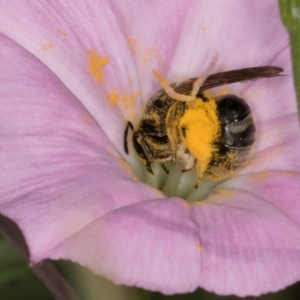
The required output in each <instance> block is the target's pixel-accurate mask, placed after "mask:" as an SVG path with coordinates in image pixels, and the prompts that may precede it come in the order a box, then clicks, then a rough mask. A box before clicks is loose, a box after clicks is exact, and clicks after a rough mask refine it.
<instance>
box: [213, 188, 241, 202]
mask: <svg viewBox="0 0 300 300" xmlns="http://www.w3.org/2000/svg"><path fill="white" fill-rule="evenodd" d="M217 192H218V194H217V195H216V196H217V198H218V199H219V200H223V199H226V198H229V197H232V196H234V195H235V194H236V191H235V190H225V189H217Z"/></svg>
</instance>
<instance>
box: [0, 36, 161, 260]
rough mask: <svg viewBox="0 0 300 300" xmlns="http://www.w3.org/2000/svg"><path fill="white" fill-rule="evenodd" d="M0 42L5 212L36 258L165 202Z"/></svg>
mask: <svg viewBox="0 0 300 300" xmlns="http://www.w3.org/2000/svg"><path fill="white" fill-rule="evenodd" d="M0 45H1V46H0V51H1V55H0V60H1V72H0V81H1V83H3V85H1V90H0V99H1V106H0V115H1V117H0V120H1V130H2V134H1V138H0V144H1V146H0V151H1V155H0V159H1V165H2V172H1V175H0V176H1V180H0V182H1V213H3V214H5V215H7V216H9V217H10V218H12V219H14V220H15V221H16V222H17V223H18V224H19V226H20V227H21V229H22V230H23V232H24V234H25V237H26V240H27V243H28V245H29V248H30V251H31V259H32V260H33V261H37V260H40V259H41V258H43V257H45V256H44V253H45V252H48V251H49V250H50V249H52V248H53V247H55V246H56V245H57V244H59V243H61V242H62V241H64V240H65V239H67V238H69V237H70V236H71V235H72V234H74V233H76V232H77V231H78V230H80V229H81V228H82V227H84V226H86V225H87V224H89V223H90V222H92V221H93V220H94V219H95V218H96V219H97V218H98V217H99V216H100V215H102V214H104V213H106V212H107V211H111V210H114V209H116V208H118V207H119V206H123V205H129V204H132V203H136V202H139V201H141V197H144V195H145V194H146V195H147V197H148V199H151V198H152V199H153V198H157V197H161V196H160V194H159V193H158V192H157V191H155V190H154V189H151V188H149V187H147V186H146V185H144V184H142V183H139V182H136V181H134V180H133V178H134V174H133V172H132V171H131V170H130V168H129V167H128V166H126V164H125V163H123V162H122V160H121V159H120V158H117V156H116V154H115V150H114V148H113V147H112V146H111V144H110V143H109V142H108V140H107V138H106V136H105V135H104V134H103V131H102V130H101V129H100V128H99V126H98V124H97V123H96V122H95V121H94V119H93V118H92V117H91V116H90V115H89V113H88V112H87V111H86V109H85V108H84V107H83V106H82V104H81V103H80V102H79V101H78V100H77V99H76V98H75V97H74V96H73V95H72V94H71V93H70V92H69V90H68V89H66V88H65V87H64V85H63V84H62V83H61V82H60V81H59V80H57V78H56V76H55V75H54V74H53V73H52V72H51V71H49V70H48V69H47V68H46V67H45V66H44V65H43V64H42V63H41V62H39V61H38V60H37V59H36V58H35V57H33V56H32V55H31V54H29V53H28V52H27V51H25V50H24V49H22V48H21V47H20V46H18V45H16V44H15V43H14V42H12V41H10V40H9V39H8V38H5V37H3V36H1V40H0ZM115 191H122V197H116V194H115Z"/></svg>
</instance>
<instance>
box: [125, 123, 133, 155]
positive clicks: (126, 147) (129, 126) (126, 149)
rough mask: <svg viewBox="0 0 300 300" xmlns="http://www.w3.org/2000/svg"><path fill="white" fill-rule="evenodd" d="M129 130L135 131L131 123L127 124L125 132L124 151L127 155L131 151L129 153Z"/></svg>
mask: <svg viewBox="0 0 300 300" xmlns="http://www.w3.org/2000/svg"><path fill="white" fill-rule="evenodd" d="M129 128H131V130H132V131H134V128H133V125H132V123H131V122H130V121H128V122H127V125H126V128H125V131H124V150H125V153H126V154H128V153H129V151H128V143H127V136H128V130H129Z"/></svg>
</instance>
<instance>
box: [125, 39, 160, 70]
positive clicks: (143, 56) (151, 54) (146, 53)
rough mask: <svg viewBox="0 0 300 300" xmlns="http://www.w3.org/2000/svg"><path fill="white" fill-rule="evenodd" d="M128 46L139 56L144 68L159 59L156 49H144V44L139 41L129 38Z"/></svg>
mask: <svg viewBox="0 0 300 300" xmlns="http://www.w3.org/2000/svg"><path fill="white" fill-rule="evenodd" d="M127 45H128V46H129V47H130V49H131V51H132V52H133V53H135V54H136V55H137V57H138V58H139V60H140V61H141V62H142V65H143V66H148V65H149V63H150V61H151V60H152V59H158V58H159V53H158V51H157V49H155V48H143V46H142V45H143V43H139V41H138V40H137V39H134V38H129V39H128V40H127Z"/></svg>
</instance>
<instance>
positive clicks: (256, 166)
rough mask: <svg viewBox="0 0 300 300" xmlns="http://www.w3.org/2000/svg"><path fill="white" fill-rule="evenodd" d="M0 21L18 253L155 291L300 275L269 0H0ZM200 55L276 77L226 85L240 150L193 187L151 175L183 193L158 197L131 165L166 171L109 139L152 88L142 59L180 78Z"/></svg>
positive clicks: (243, 287)
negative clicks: (243, 128)
mask: <svg viewBox="0 0 300 300" xmlns="http://www.w3.org/2000/svg"><path fill="white" fill-rule="evenodd" d="M0 20H1V21H0V32H1V36H0V45H1V46H0V53H1V55H0V60H1V62H0V65H1V69H0V82H1V88H0V95H1V96H0V100H1V102H0V103H1V106H0V108H1V110H0V111H1V118H0V120H1V127H0V128H1V129H0V130H1V131H0V132H1V139H0V141H1V142H0V143H1V145H0V150H1V155H0V159H1V162H0V163H1V174H0V176H1V181H0V184H1V188H0V191H1V192H0V211H1V213H2V214H4V215H6V216H8V217H10V218H11V219H13V220H14V221H15V222H17V224H18V225H19V226H20V228H21V230H22V231H23V233H24V236H25V238H26V241H27V243H28V246H29V249H30V253H31V261H32V262H33V263H37V262H39V261H41V260H43V259H46V258H51V259H61V258H63V259H70V260H73V261H76V262H78V263H80V264H82V265H85V266H88V267H89V268H91V269H92V270H93V271H94V272H96V273H97V274H101V275H104V276H106V277H108V278H109V279H111V280H113V281H114V282H116V283H122V284H126V285H134V286H139V287H143V288H145V289H149V290H155V291H161V292H163V293H166V294H172V293H184V292H189V291H193V290H195V289H196V288H197V287H199V286H201V287H203V288H205V289H207V290H210V291H214V292H216V293H218V294H223V295H225V294H231V293H234V294H236V295H239V296H246V295H259V294H261V293H266V292H269V291H277V290H278V289H281V288H284V287H285V286H287V285H289V284H291V283H293V282H295V281H297V280H299V279H300V227H299V223H300V204H299V201H298V195H299V193H300V184H299V171H300V161H299V154H298V152H299V147H300V139H299V137H300V135H299V126H298V119H297V111H296V102H295V95H294V87H293V84H292V81H293V80H292V70H291V59H290V48H289V42H288V36H287V32H286V31H285V29H284V28H283V26H282V23H281V20H280V17H279V13H278V7H277V2H276V1H273V0H268V1H263V2H261V1H259V0H256V1H234V0H227V1H215V0H211V1H187V0H182V1H179V0H178V1H164V2H163V1H143V2H129V1H114V2H113V1H109V0H107V1H104V0H103V1H99V2H98V3H96V2H95V1H91V2H90V3H86V2H85V1H66V0H65V1H55V2H48V1H28V2H27V1H22V2H19V3H18V4H17V5H16V4H15V2H7V1H2V3H1V4H0ZM216 54H219V59H218V62H217V65H216V70H215V72H214V73H216V72H220V71H226V70H232V69H238V68H245V67H254V66H260V65H274V66H278V67H281V68H283V69H284V70H285V72H284V73H285V74H287V75H288V76H286V77H276V78H272V79H262V80H257V81H253V82H247V83H236V84H233V85H230V86H228V88H229V89H230V91H231V92H232V93H235V94H237V95H239V96H241V97H243V98H245V99H246V101H247V102H248V103H249V105H250V106H251V109H252V111H253V115H254V118H255V120H256V123H257V142H256V144H255V149H254V153H253V158H252V159H251V161H250V163H249V164H248V165H247V166H246V167H244V168H242V169H241V170H240V171H239V172H238V173H237V175H236V176H235V177H234V178H232V179H230V180H225V181H223V182H219V183H215V185H211V183H209V182H208V183H205V184H203V185H202V186H201V187H200V188H199V189H198V190H197V191H194V190H193V189H191V188H190V186H189V181H188V178H189V176H190V175H189V174H185V175H184V178H183V180H181V181H180V183H179V188H178V190H177V191H175V188H174V190H172V188H171V189H170V188H169V187H167V188H165V190H166V192H167V193H168V194H169V195H170V194H174V195H176V196H184V197H185V198H186V199H187V200H189V201H185V200H183V199H181V198H179V197H177V198H167V196H165V195H164V194H163V193H162V192H160V191H159V190H157V189H155V188H153V187H150V186H149V185H147V184H145V183H143V182H142V181H140V180H137V175H136V173H135V172H137V174H144V175H140V178H142V176H144V177H143V178H144V180H145V181H147V180H148V181H149V182H150V183H151V185H153V186H156V187H160V186H161V185H162V184H163V180H166V176H165V175H163V172H160V171H158V169H159V168H157V169H156V172H157V173H158V175H157V176H152V175H150V174H147V172H146V171H143V168H142V167H141V163H140V161H139V160H138V159H137V156H136V155H135V154H134V153H133V150H132V147H131V150H130V155H129V156H127V155H126V154H125V153H124V149H123V134H124V128H125V125H126V122H127V121H128V120H131V121H132V122H133V124H137V123H138V121H139V119H140V118H141V117H142V115H143V108H144V104H145V103H147V100H148V99H149V98H150V97H151V95H152V94H153V93H154V92H155V91H156V90H157V89H159V88H160V85H159V83H158V82H157V80H156V79H155V78H154V76H153V75H152V70H153V69H157V70H159V72H161V73H162V74H164V75H165V76H167V77H168V79H169V80H170V81H172V82H173V81H174V82H176V81H184V80H186V79H188V78H191V77H197V76H199V75H200V74H201V73H203V74H204V75H207V74H206V73H205V72H206V70H207V68H208V66H209V64H210V63H211V61H212V60H213V58H214V57H215V56H216ZM125 160H126V162H125ZM129 165H130V166H131V167H132V168H130V167H129ZM171 175H172V174H171ZM175 177H176V176H175ZM179 179H180V178H177V180H178V181H179ZM167 184H169V183H168V182H167ZM174 185H175V183H174V182H173V184H171V186H174ZM176 186H177V185H176ZM192 200H193V201H195V202H193V201H192ZM196 200H203V201H201V202H200V201H196Z"/></svg>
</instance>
